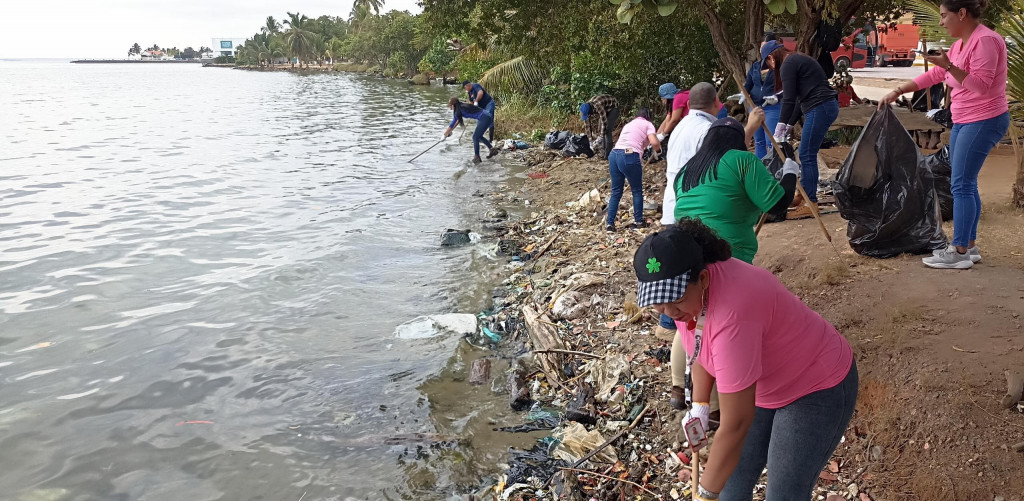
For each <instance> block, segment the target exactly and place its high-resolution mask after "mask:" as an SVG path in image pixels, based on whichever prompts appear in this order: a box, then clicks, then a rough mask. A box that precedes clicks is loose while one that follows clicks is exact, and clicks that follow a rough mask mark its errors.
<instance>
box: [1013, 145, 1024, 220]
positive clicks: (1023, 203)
mask: <svg viewBox="0 0 1024 501" xmlns="http://www.w3.org/2000/svg"><path fill="white" fill-rule="evenodd" d="M1013 205H1014V206H1015V207H1017V208H1018V209H1024V158H1020V157H1017V182H1016V183H1013Z"/></svg>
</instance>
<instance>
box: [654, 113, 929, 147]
mask: <svg viewBox="0 0 1024 501" xmlns="http://www.w3.org/2000/svg"><path fill="white" fill-rule="evenodd" d="M928 118H931V117H928ZM655 135H656V136H657V137H658V141H664V140H665V135H664V134H655Z"/></svg>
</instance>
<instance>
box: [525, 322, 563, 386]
mask: <svg viewBox="0 0 1024 501" xmlns="http://www.w3.org/2000/svg"><path fill="white" fill-rule="evenodd" d="M523 319H524V320H525V321H526V332H527V333H528V334H529V335H530V343H532V344H533V347H534V348H535V349H540V350H544V351H550V350H565V344H564V343H562V338H560V337H559V336H558V329H557V328H556V327H554V324H553V323H552V322H551V319H550V318H548V316H547V314H540V313H538V312H537V310H534V309H533V308H532V307H531V306H523ZM536 357H537V358H538V359H540V365H541V368H542V369H543V371H544V375H546V376H547V378H548V382H549V383H551V384H552V385H556V386H559V387H561V386H562V383H561V381H560V380H559V379H558V374H559V372H561V370H562V357H561V356H560V355H558V353H557V352H552V353H544V354H538V355H536Z"/></svg>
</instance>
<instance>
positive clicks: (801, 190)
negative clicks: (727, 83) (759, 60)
mask: <svg viewBox="0 0 1024 501" xmlns="http://www.w3.org/2000/svg"><path fill="white" fill-rule="evenodd" d="M733 78H736V76H735V75H733ZM736 83H737V84H738V85H739V87H740V92H742V93H743V98H744V100H745V101H746V102H747V103H749V104H750V109H751V110H753V109H754V100H753V99H751V97H750V93H749V92H747V89H746V87H744V86H743V82H741V81H740V80H739V79H737V80H736ZM748 113H749V112H748ZM761 127H762V128H763V129H764V130H765V132H767V133H768V140H769V141H771V142H772V147H773V148H775V153H777V154H778V155H779V158H781V159H783V161H785V159H786V154H785V153H783V151H782V147H780V146H779V143H778V142H777V141H775V132H774V131H770V130H768V124H766V123H764V122H763V121H762V122H761ZM796 191H797V193H799V194H800V196H802V197H804V203H806V204H807V206H808V207H809V208H810V209H811V215H812V216H814V219H815V220H817V221H818V226H819V227H821V231H822V233H824V234H825V239H826V240H828V243H830V244H831V243H832V234H831V233H829V231H828V228H826V227H825V223H824V221H822V220H821V214H819V213H818V205H817V204H814V203H811V198H810V197H809V196H807V192H806V191H805V190H804V187H803V185H801V184H800V183H796ZM833 248H835V247H834V246H833ZM836 253H837V254H838V253H839V251H838V250H837V251H836Z"/></svg>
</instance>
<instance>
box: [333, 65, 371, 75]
mask: <svg viewBox="0 0 1024 501" xmlns="http://www.w3.org/2000/svg"><path fill="white" fill-rule="evenodd" d="M367 68H369V66H368V65H366V64H363V63H338V64H335V65H334V71H348V72H352V73H365V72H366V69H367Z"/></svg>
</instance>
